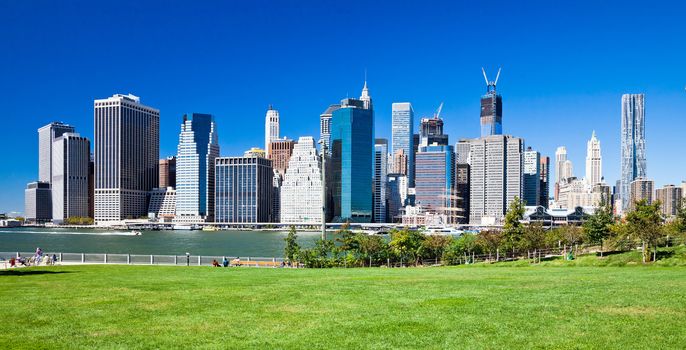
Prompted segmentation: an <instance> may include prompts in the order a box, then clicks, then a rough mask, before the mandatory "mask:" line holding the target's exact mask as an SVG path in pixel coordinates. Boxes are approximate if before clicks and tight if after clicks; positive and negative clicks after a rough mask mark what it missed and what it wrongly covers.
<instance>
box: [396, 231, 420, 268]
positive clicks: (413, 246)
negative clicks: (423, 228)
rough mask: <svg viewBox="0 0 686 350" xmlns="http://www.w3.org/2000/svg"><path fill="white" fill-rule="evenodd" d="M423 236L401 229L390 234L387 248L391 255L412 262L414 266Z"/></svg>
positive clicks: (416, 232)
mask: <svg viewBox="0 0 686 350" xmlns="http://www.w3.org/2000/svg"><path fill="white" fill-rule="evenodd" d="M424 239H425V236H424V235H423V234H421V233H419V232H418V231H415V230H410V229H408V228H406V227H405V228H403V229H402V230H393V231H392V232H391V242H390V243H389V246H390V248H391V250H392V251H393V253H395V255H396V256H398V257H399V258H400V259H401V260H405V261H408V260H412V261H414V263H415V264H416V263H417V262H418V261H419V249H420V248H421V246H422V241H423V240H424Z"/></svg>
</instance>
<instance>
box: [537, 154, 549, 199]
mask: <svg viewBox="0 0 686 350" xmlns="http://www.w3.org/2000/svg"><path fill="white" fill-rule="evenodd" d="M549 198H550V157H541V197H540V200H539V205H542V206H543V207H544V208H548V199H549Z"/></svg>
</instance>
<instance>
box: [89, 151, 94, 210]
mask: <svg viewBox="0 0 686 350" xmlns="http://www.w3.org/2000/svg"><path fill="white" fill-rule="evenodd" d="M88 217H89V218H94V217H95V162H93V153H91V154H90V160H89V161H88Z"/></svg>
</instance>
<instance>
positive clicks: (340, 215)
mask: <svg viewBox="0 0 686 350" xmlns="http://www.w3.org/2000/svg"><path fill="white" fill-rule="evenodd" d="M364 107H365V103H364V102H363V101H360V100H355V99H344V100H342V101H341V108H340V109H337V110H336V111H334V112H333V116H332V118H331V162H330V166H331V180H330V183H331V185H330V187H331V192H332V208H331V209H332V214H333V217H334V221H336V222H344V221H351V222H371V221H372V197H373V195H372V189H373V185H372V178H373V169H372V166H373V159H374V112H373V111H372V110H371V109H366V108H364ZM327 173H328V171H327ZM327 187H328V186H327ZM327 207H328V206H327Z"/></svg>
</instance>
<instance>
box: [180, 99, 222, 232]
mask: <svg viewBox="0 0 686 350" xmlns="http://www.w3.org/2000/svg"><path fill="white" fill-rule="evenodd" d="M177 152H178V153H177V155H176V217H175V218H174V221H177V222H183V221H186V222H195V221H202V220H205V219H210V220H212V219H213V217H214V170H215V165H214V160H215V159H216V158H217V157H219V142H218V137H217V127H216V124H215V122H214V117H213V116H212V115H210V114H200V113H193V114H192V115H191V118H188V117H187V116H186V115H184V116H183V123H182V124H181V133H180V134H179V145H178V150H177Z"/></svg>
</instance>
